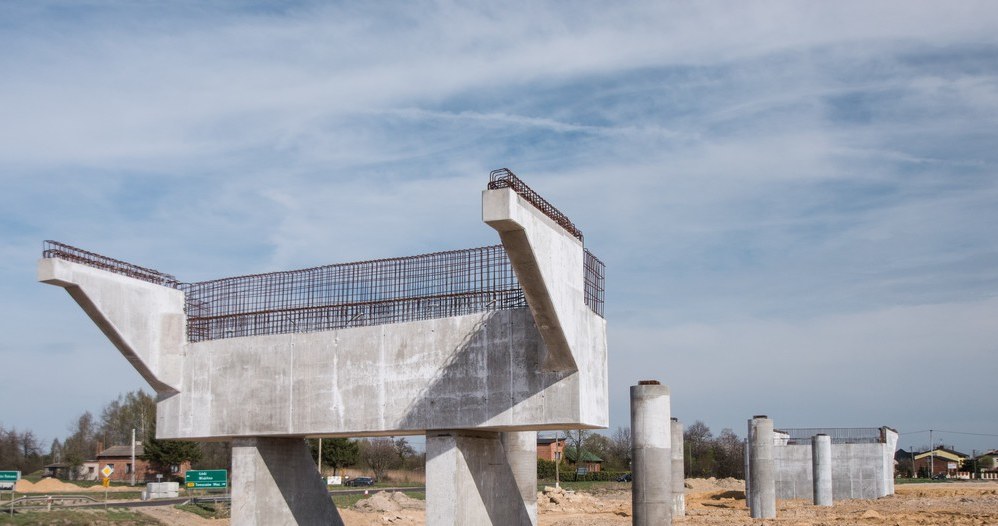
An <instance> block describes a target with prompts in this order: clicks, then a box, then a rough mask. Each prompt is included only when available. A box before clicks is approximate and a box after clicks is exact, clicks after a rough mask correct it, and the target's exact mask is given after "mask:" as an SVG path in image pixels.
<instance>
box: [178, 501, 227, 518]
mask: <svg viewBox="0 0 998 526" xmlns="http://www.w3.org/2000/svg"><path fill="white" fill-rule="evenodd" d="M174 507H175V508H177V509H178V510H183V511H186V512H188V513H193V514H195V515H198V516H201V517H204V518H206V519H226V518H228V517H229V513H230V510H229V506H228V505H227V504H218V505H215V504H209V503H204V504H178V505H176V506H174Z"/></svg>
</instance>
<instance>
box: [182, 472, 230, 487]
mask: <svg viewBox="0 0 998 526" xmlns="http://www.w3.org/2000/svg"><path fill="white" fill-rule="evenodd" d="M184 486H185V487H187V488H188V489H197V488H228V487H229V472H228V471H227V470H224V469H192V470H190V471H188V472H187V474H186V475H185V476H184Z"/></svg>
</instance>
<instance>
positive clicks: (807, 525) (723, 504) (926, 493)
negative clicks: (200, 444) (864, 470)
mask: <svg viewBox="0 0 998 526" xmlns="http://www.w3.org/2000/svg"><path fill="white" fill-rule="evenodd" d="M687 486H688V487H687V490H686V492H687V493H686V517H682V518H679V517H677V518H675V519H674V521H673V522H674V523H675V524H687V525H697V526H701V525H702V526H707V525H710V526H715V525H716V526H721V525H744V526H748V525H759V524H786V525H788V526H846V525H871V526H872V525H885V524H886V525H890V526H933V525H935V526H943V525H956V526H971V525H973V526H983V525H998V482H951V483H933V484H911V485H899V486H897V490H896V494H895V495H893V496H890V497H885V498H882V499H876V500H848V501H840V502H836V503H835V505H834V506H832V507H830V508H819V507H816V506H812V505H811V504H810V502H809V501H803V500H783V501H778V502H777V518H776V519H770V520H753V519H751V518H750V517H749V513H748V508H747V507H746V505H745V486H744V484H743V483H742V481H740V480H733V479H723V480H714V479H706V480H704V479H693V480H688V481H687ZM375 497H377V498H378V500H377V501H376V502H381V503H382V504H381V505H378V506H373V505H360V506H355V507H354V508H350V509H341V510H340V516H341V517H343V522H344V523H345V524H346V526H376V525H385V524H397V525H406V526H409V525H413V526H415V525H424V524H425V523H426V512H425V511H424V510H422V509H415V508H410V507H407V505H409V504H410V503H409V502H408V501H406V500H403V499H402V498H396V499H394V500H393V499H392V498H391V496H390V495H383V496H381V497H378V494H375ZM375 497H372V498H375ZM402 503H404V504H405V505H400V504H402ZM372 504H374V503H372ZM154 513H155V512H150V514H151V515H153V514H154ZM181 513H182V512H181ZM154 516H155V515H154ZM538 516H539V517H538V518H539V523H540V526H604V525H609V526H615V525H616V526H624V525H630V524H631V494H630V490H629V489H627V488H619V487H618V488H617V489H612V490H606V491H598V492H596V493H595V494H591V493H581V492H576V493H573V492H563V491H554V490H553V488H552V489H551V490H548V491H545V492H541V493H540V494H539V495H538ZM157 518H160V520H163V521H164V522H166V523H167V524H190V525H199V526H201V525H204V524H207V523H210V524H212V525H216V526H222V525H227V524H228V523H229V521H228V520H227V519H222V520H214V521H206V520H205V519H201V518H199V517H195V516H193V515H192V516H191V517H190V519H189V521H188V520H187V519H184V518H182V517H181V516H179V515H176V514H171V516H170V517H165V516H163V515H159V516H158V517H157Z"/></svg>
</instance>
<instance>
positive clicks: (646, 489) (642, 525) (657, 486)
mask: <svg viewBox="0 0 998 526" xmlns="http://www.w3.org/2000/svg"><path fill="white" fill-rule="evenodd" d="M670 412H671V405H670V397H669V388H668V387H667V386H664V385H661V384H659V383H658V382H657V381H655V380H650V381H642V382H640V383H639V384H638V385H633V386H631V463H632V465H631V471H632V473H633V481H632V487H631V504H632V518H633V520H632V524H633V525H634V526H660V525H666V526H668V525H671V524H672V468H671V464H672V439H671V438H670V435H671V425H670V418H669V417H670Z"/></svg>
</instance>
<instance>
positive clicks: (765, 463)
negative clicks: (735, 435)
mask: <svg viewBox="0 0 998 526" xmlns="http://www.w3.org/2000/svg"><path fill="white" fill-rule="evenodd" d="M748 446H749V447H748V450H749V483H748V503H749V513H750V514H751V515H752V518H753V519H773V518H775V517H776V473H775V469H774V466H773V421H772V420H770V419H769V418H767V417H766V415H756V416H754V417H752V419H751V420H749V421H748Z"/></svg>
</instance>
